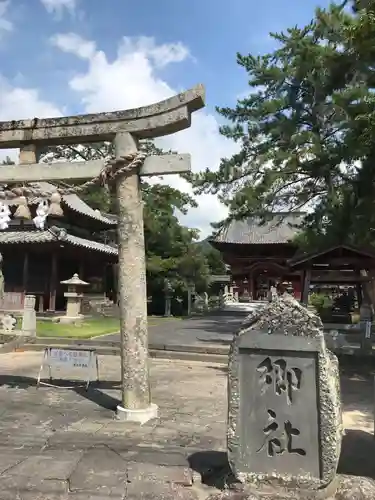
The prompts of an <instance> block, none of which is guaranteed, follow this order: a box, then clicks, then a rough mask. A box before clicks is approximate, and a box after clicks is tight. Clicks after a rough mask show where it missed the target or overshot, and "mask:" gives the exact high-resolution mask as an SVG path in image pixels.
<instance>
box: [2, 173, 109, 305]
mask: <svg viewBox="0 0 375 500" xmlns="http://www.w3.org/2000/svg"><path fill="white" fill-rule="evenodd" d="M34 185H37V186H38V187H39V188H41V189H43V190H45V191H49V192H51V191H52V192H53V191H55V190H56V189H55V188H54V186H52V185H51V184H49V183H45V182H43V183H37V184H34ZM39 202H40V199H38V198H37V197H34V198H29V199H28V206H29V209H30V211H31V217H32V218H33V217H35V214H36V209H37V206H38V204H39ZM3 203H5V204H7V205H8V206H9V208H10V210H11V212H12V213H13V214H14V212H15V210H16V206H17V199H14V200H7V201H4V202H3ZM61 208H62V209H63V216H62V217H56V216H52V215H51V216H48V217H47V219H46V223H45V227H44V229H37V228H36V227H35V225H34V222H33V220H32V218H31V219H30V220H24V219H17V218H15V217H14V216H11V220H10V222H9V227H8V228H7V229H4V230H1V231H0V252H1V254H2V256H3V266H2V267H3V274H4V281H5V286H4V298H3V300H2V301H1V302H2V303H1V304H0V309H2V310H20V309H22V306H23V299H24V296H25V294H26V293H27V294H33V295H35V296H36V299H37V306H36V307H37V310H39V311H40V312H42V311H51V312H54V311H61V310H63V309H64V307H65V299H64V295H63V294H64V292H65V291H66V287H64V286H63V285H61V284H60V282H61V281H63V280H66V279H69V278H71V277H72V276H73V274H74V273H78V275H79V277H80V278H81V279H82V280H84V281H87V282H88V283H89V286H88V287H86V288H85V294H88V295H94V296H102V297H103V298H104V296H108V297H109V298H111V299H114V298H115V297H114V295H115V293H116V291H115V288H116V287H115V276H114V274H115V267H116V266H115V264H116V263H117V257H118V251H117V246H116V244H115V229H116V225H117V222H116V217H115V216H111V215H107V214H102V213H100V212H99V211H98V210H94V209H92V208H91V207H90V206H88V205H87V204H86V203H85V202H84V201H83V200H82V199H81V198H80V197H79V196H77V195H76V194H68V195H65V196H62V199H61Z"/></svg>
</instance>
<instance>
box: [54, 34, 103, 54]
mask: <svg viewBox="0 0 375 500" xmlns="http://www.w3.org/2000/svg"><path fill="white" fill-rule="evenodd" d="M51 43H52V44H53V45H55V46H56V47H58V48H59V49H61V50H62V51H63V52H67V53H69V54H74V55H75V56H77V57H80V58H81V59H90V58H91V57H93V56H94V55H95V52H96V44H95V43H94V42H91V41H89V40H85V39H84V38H82V37H81V36H80V35H77V34H75V33H64V34H58V35H55V36H53V37H52V38H51Z"/></svg>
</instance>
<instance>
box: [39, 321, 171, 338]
mask: <svg viewBox="0 0 375 500" xmlns="http://www.w3.org/2000/svg"><path fill="white" fill-rule="evenodd" d="M173 319H181V318H163V317H161V316H159V317H158V316H151V317H149V318H148V326H156V325H158V324H159V323H160V322H162V321H170V320H173ZM119 331H120V321H119V320H118V319H117V318H90V319H87V320H84V321H82V322H79V323H77V324H68V325H65V324H63V323H53V322H52V321H40V320H39V321H38V320H37V322H36V334H37V337H60V338H76V339H89V338H91V337H98V336H100V335H105V334H107V333H116V332H119Z"/></svg>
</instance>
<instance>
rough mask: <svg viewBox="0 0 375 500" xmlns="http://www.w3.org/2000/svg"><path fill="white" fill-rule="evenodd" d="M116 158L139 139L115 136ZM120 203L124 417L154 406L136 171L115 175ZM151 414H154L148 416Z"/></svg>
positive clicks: (124, 134)
mask: <svg viewBox="0 0 375 500" xmlns="http://www.w3.org/2000/svg"><path fill="white" fill-rule="evenodd" d="M114 145H115V152H116V158H117V159H119V160H121V159H122V158H123V157H124V156H127V155H129V154H135V153H137V149H138V148H137V142H136V140H135V139H134V137H133V136H132V135H131V134H129V133H128V132H118V133H117V134H116V136H115V139H114ZM116 198H117V204H118V228H117V231H118V260H119V268H118V273H119V276H118V278H119V292H120V302H119V306H120V330H121V385H122V405H120V406H118V407H117V415H118V417H119V418H121V419H125V420H131V419H133V418H134V419H135V418H137V416H136V414H135V413H134V412H133V411H132V410H146V411H149V410H148V408H149V409H150V411H151V408H152V407H154V408H155V410H156V411H157V407H156V406H155V405H151V401H150V399H151V397H150V382H149V369H148V332H147V290H146V263H145V243H144V230H143V203H142V197H141V190H140V182H139V175H138V172H127V173H124V174H123V175H121V176H120V178H119V179H118V180H116ZM149 418H150V417H149Z"/></svg>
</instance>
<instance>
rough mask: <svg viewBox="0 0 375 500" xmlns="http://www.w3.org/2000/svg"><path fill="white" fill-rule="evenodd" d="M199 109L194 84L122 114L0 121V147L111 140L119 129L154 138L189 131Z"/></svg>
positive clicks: (199, 88) (201, 102)
mask: <svg viewBox="0 0 375 500" xmlns="http://www.w3.org/2000/svg"><path fill="white" fill-rule="evenodd" d="M203 107H204V87H203V85H197V86H196V87H194V88H193V89H190V90H187V91H186V92H182V93H181V94H178V95H176V96H173V97H171V98H169V99H166V100H164V101H161V102H157V103H154V104H151V105H149V106H143V107H140V108H134V109H128V110H125V111H113V112H110V113H96V114H89V115H77V116H64V117H61V118H42V119H39V118H33V119H29V120H19V121H14V120H11V121H7V122H0V148H10V147H14V148H17V147H19V146H20V145H21V144H22V143H24V142H29V141H34V142H41V143H43V144H61V143H63V144H66V143H67V142H69V141H72V142H75V143H79V142H82V141H83V140H86V141H91V142H95V141H101V140H111V139H113V137H114V135H115V134H116V133H117V132H118V131H119V130H120V129H121V130H124V129H126V130H127V131H128V132H136V131H138V134H137V136H138V137H142V138H147V137H158V136H162V135H167V134H172V133H175V132H178V131H180V130H183V129H185V128H189V127H190V124H191V113H193V112H194V111H197V110H198V109H201V108H203Z"/></svg>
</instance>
